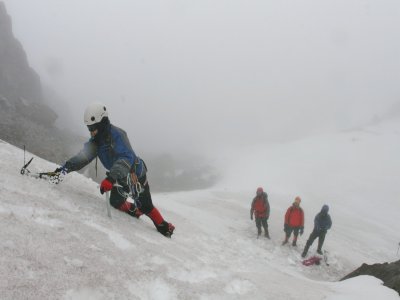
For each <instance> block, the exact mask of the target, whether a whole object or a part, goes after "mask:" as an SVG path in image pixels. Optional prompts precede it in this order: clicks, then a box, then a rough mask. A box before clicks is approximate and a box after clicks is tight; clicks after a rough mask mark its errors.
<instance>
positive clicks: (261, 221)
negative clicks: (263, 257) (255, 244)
mask: <svg viewBox="0 0 400 300" xmlns="http://www.w3.org/2000/svg"><path fill="white" fill-rule="evenodd" d="M267 221H268V219H267V218H265V217H264V218H257V217H256V227H257V230H258V234H261V225H262V227H263V228H264V231H265V232H267V231H268V222H267Z"/></svg>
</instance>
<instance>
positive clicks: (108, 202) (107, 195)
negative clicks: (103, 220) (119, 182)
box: [106, 192, 111, 219]
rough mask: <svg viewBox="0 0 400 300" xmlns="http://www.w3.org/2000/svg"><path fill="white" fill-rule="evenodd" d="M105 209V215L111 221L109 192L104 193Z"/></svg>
mask: <svg viewBox="0 0 400 300" xmlns="http://www.w3.org/2000/svg"><path fill="white" fill-rule="evenodd" d="M106 207H107V215H108V217H109V218H110V219H111V209H110V192H106Z"/></svg>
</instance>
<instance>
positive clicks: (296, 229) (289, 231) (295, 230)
mask: <svg viewBox="0 0 400 300" xmlns="http://www.w3.org/2000/svg"><path fill="white" fill-rule="evenodd" d="M299 231H300V227H288V228H286V229H285V233H286V238H287V239H289V238H290V235H291V234H292V232H293V236H294V238H295V239H297V236H298V235H299Z"/></svg>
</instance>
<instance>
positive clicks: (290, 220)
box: [282, 196, 304, 246]
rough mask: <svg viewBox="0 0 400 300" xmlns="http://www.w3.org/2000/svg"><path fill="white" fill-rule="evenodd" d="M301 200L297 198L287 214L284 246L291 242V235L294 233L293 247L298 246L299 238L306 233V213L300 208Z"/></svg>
mask: <svg viewBox="0 0 400 300" xmlns="http://www.w3.org/2000/svg"><path fill="white" fill-rule="evenodd" d="M300 202H301V199H300V197H299V196H297V197H296V198H295V199H294V202H293V205H292V206H291V207H289V208H288V210H287V211H286V214H285V225H284V229H283V231H285V234H286V236H285V240H284V241H283V243H282V245H285V244H287V242H288V241H289V238H290V235H291V234H292V232H293V242H292V246H297V245H296V242H297V237H298V235H299V233H300V235H302V234H303V232H304V212H303V209H302V208H301V207H300Z"/></svg>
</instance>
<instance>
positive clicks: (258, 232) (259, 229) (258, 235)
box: [257, 228, 261, 238]
mask: <svg viewBox="0 0 400 300" xmlns="http://www.w3.org/2000/svg"><path fill="white" fill-rule="evenodd" d="M260 235H261V228H258V229H257V238H259V237H260Z"/></svg>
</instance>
